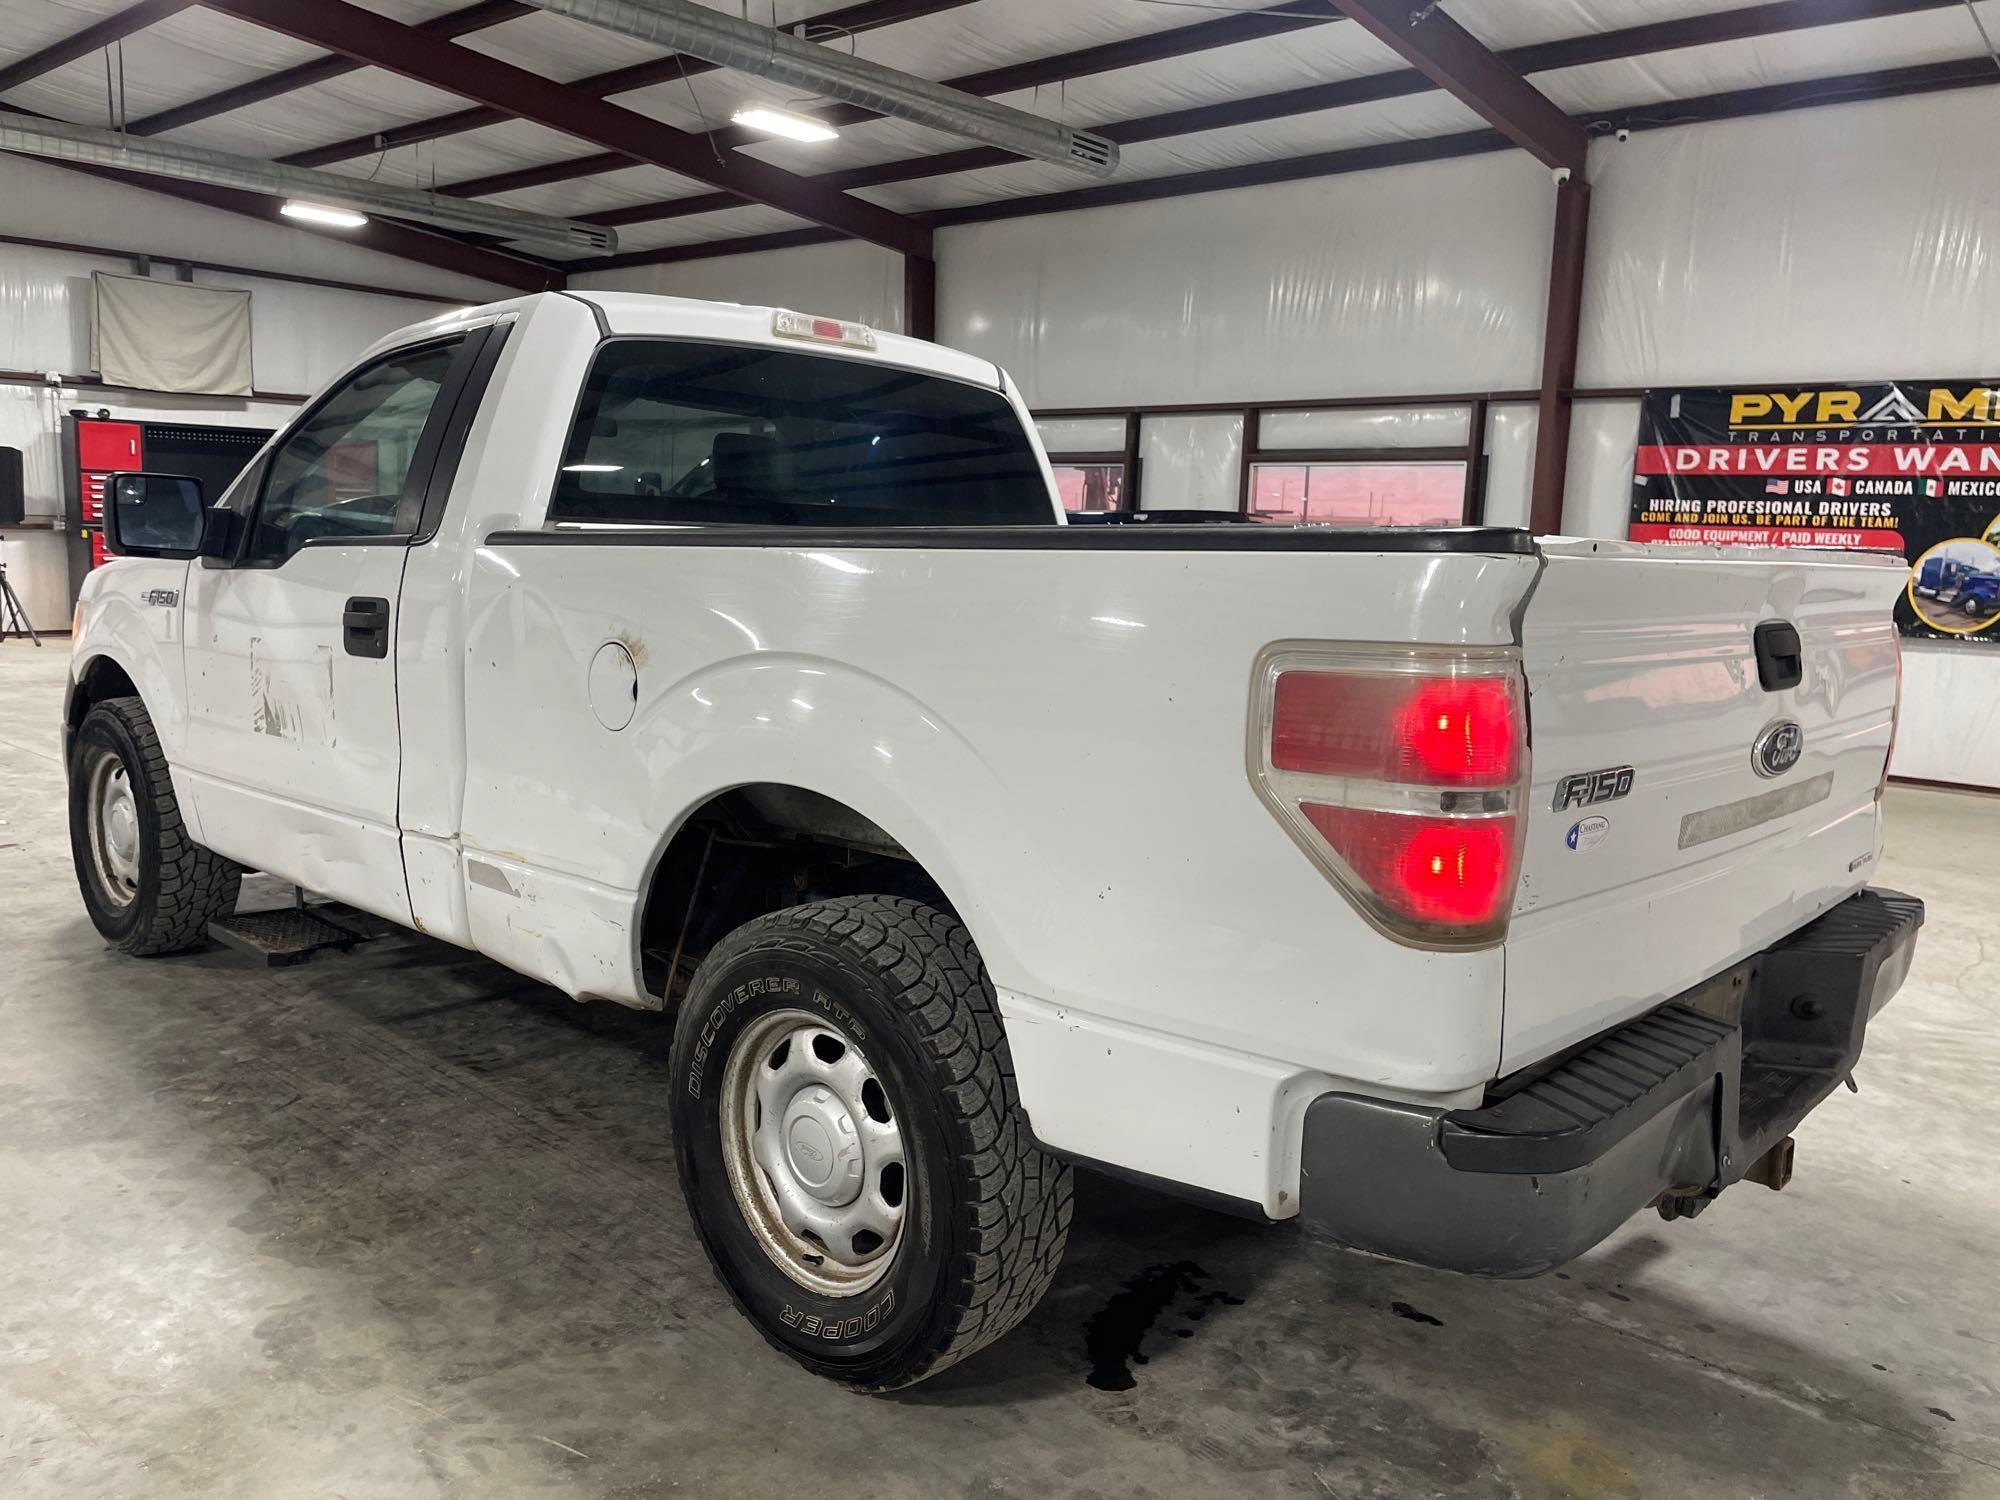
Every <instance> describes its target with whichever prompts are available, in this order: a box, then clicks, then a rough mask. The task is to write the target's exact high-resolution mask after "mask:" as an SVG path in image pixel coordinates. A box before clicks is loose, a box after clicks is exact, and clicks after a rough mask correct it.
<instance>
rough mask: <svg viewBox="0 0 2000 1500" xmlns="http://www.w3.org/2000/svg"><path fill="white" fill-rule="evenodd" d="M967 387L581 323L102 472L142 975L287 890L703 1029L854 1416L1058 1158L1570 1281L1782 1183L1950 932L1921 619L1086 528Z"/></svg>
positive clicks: (472, 313)
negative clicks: (181, 471) (1891, 771)
mask: <svg viewBox="0 0 2000 1500" xmlns="http://www.w3.org/2000/svg"><path fill="white" fill-rule="evenodd" d="M1034 433H1035V429H1034V426H1033V423H1032V422H1031V420H1030V417H1029V413H1028V411H1027V409H1026V407H1025V406H1024V405H1023V402H1022V399H1021V397H1020V395H1019V394H1018V393H1017V391H1016V390H1015V388H1014V385H1013V384H1012V382H1011V381H1010V380H1009V379H1008V378H1007V376H1006V375H1005V373H1003V372H1002V371H1000V370H999V369H996V368H995V367H994V366H993V365H992V364H990V363H988V362H987V361H985V360H982V359H977V358H974V357H972V356H970V355H968V354H964V353H960V352H956V351H954V350H951V349H947V348H941V347H938V346H935V345H932V344H928V343H923V342H919V341H916V340H913V339H908V338H901V337H897V336H894V335H889V334H882V333H877V332H875V331H873V330H871V329H868V328H866V327H863V326H860V325H857V324H853V323H848V322H843V321H839V320H835V319H828V318H821V317H812V316H807V315H802V314H799V313H795V312H790V311H785V310H773V309H768V308H753V307H736V306H723V305H717V304H710V303H702V302H692V301H682V300H677V299H670V298H661V297H643V296H635V295H620V294H596V293H585V294H570V293H547V294H543V295H540V296H535V297H528V298H524V299H521V300H518V301H513V302H507V303H501V304H497V305H494V306H489V307H484V308H478V309H473V310H469V311H465V312H460V313H455V314H452V315H449V316H446V317H442V318H438V319H435V320H433V321H431V322H428V323H424V324H421V325H419V326H417V327H414V328H411V329H408V330H405V331H404V332H401V333H398V334H395V335H393V336H391V337H390V338H388V339H386V340H384V341H382V342H381V343H380V344H378V345H377V346H376V347H375V348H374V349H372V350H371V351H369V353H368V354H367V355H366V356H365V357H364V358H363V359H361V361H360V362H359V363H358V364H356V365H355V366H354V367H353V368H352V369H351V370H350V371H349V372H348V373H346V374H344V375H342V376H341V377H340V378H339V379H338V380H336V381H335V382H334V383H333V384H332V386H331V387H330V388H329V389H328V390H327V391H326V392H325V393H324V394H323V395H321V396H319V397H317V398H316V399H314V400H313V401H311V402H310V403H309V404H307V405H306V406H305V407H304V408H303V409H302V410H301V412H300V413H299V415H298V416H297V418H296V419H295V420H294V421H293V422H292V423H291V424H290V425H289V426H288V427H287V428H286V429H285V430H284V431H282V432H280V433H279V434H277V435H276V436H275V437H274V438H272V439H271V441H270V443H269V444H268V445H267V446H266V448H265V449H264V450H263V452H262V453H261V454H260V455H259V456H258V457H257V458H256V459H255V460H254V461H253V462H252V463H251V464H250V465H249V467H248V468H247V469H246V470H245V471H244V472H243V474H242V475H241V476H240V477H239V478H238V479H237V480H236V481H235V482H234V483H233V484H232V485H231V486H230V488H229V489H228V491H227V492H226V493H224V494H222V495H220V496H219V497H214V498H212V499H211V498H210V497H206V496H204V495H202V494H201V492H200V489H199V487H198V486H197V485H196V484H195V483H194V481H192V480H188V479H184V478H178V477H176V476H172V475H149V474H130V475H121V476H118V477H116V478H115V479H114V481H113V482H112V485H111V503H110V505H109V506H108V508H107V513H106V523H105V524H106V530H107V532H108V541H109V544H110V546H111V548H112V550H113V551H115V552H116V553H118V554H120V556H119V558H118V560H115V561H113V562H112V563H111V564H110V565H108V566H106V567H104V568H101V569H99V570H98V571H96V572H94V573H92V574H91V575H90V577H89V579H88V581H87V583H86V585H85V588H84V590H83V595H82V599H81V603H80V605H79V622H78V629H77V632H76V638H75V648H74V650H75V654H74V668H73V687H72V690H71V693H70V696H69V702H68V710H67V714H68V718H67V740H66V743H67V755H68V766H69V774H70V798H71V827H72V834H73V843H74V852H75V860H76V867H77V873H78V877H79V881H80V884H81V887H82V893H83V899H84V902H85V904H86V905H87V907H88V908H89V912H90V916H91V918H92V920H93V921H94V922H95V924H96V926H97V928H98V930H99V931H100V932H101V933H102V934H103V936H104V937H105V939H106V940H107V941H108V942H109V943H111V944H112V945H114V946H115V947H117V948H120V949H123V950H124V951H126V952H128V953H132V954H139V955H144V954H157V953H167V952H172V951H175V950H179V949H185V948H187V947H190V946H192V945H195V944H199V943H201V942H202V941H203V940H204V935H205V933H206V932H207V930H208V927H209V924H210V923H211V922H212V921H214V920H216V919H218V918H224V917H226V916H227V914H228V913H230V912H231V910H232V908H233V905H234V903H235V901H236V899H237V893H238V882H239V877H240V874H241V872H242V871H243V870H244V869H246V868H248V869H255V870H258V871H262V872H266V873H267V874H269V875H272V876H276V877H279V878H281V879H282V880H284V881H286V882H291V883H294V884H296V885H298V886H299V887H301V888H302V889H304V890H308V891H311V892H315V893H318V895H319V896H321V897H323V898H325V899H326V900H327V901H329V902H337V903H344V904H345V905H346V906H348V907H351V908H356V909H359V910H360V911H362V912H366V913H373V914H375V915H376V916H378V917H381V918H387V919H389V920H390V921H391V922H394V923H400V924H404V925H406V926H408V927H412V928H416V929H419V930H421V931H423V932H426V933H429V934H431V935H432V936H434V937H436V938H440V939H443V940H445V941H447V942H450V943H454V944H458V945H461V946H463V947H466V948H470V949H475V950H477V951H478V952H480V953H483V954H486V955H488V956H490V957H491V958H493V959H496V960H498V961H499V962H501V963H503V964H506V965H508V966H510V967H512V968H514V969H517V970H519V971H521V972H522V973H524V974H528V975H532V976H534V977H535V978H537V979H540V980H544V981H546V982H547V983H549V984H551V985H554V986H556V987H558V988H560V989H561V990H564V991H566V992H567V993H569V994H570V995H573V996H575V997H577V998H578V999H591V1000H609V1001H615V1002H617V1003H619V1004H623V1005H628V1006H635V1007H640V1008H643V1009H652V1010H659V1011H662V1012H666V1013H669V1014H670V1015H671V1016H672V1017H673V1021H672V1024H673V1026H674V1044H673V1049H672V1055H671V1064H670V1071H669V1073H668V1075H667V1078H666V1080H665V1088H666V1092H667V1098H666V1100H665V1103H666V1104H667V1106H668V1107H669V1109H670V1111H671V1121H672V1125H673V1132H674V1139H675V1146H676V1149H677V1153H678V1162H679V1171H680V1177H681V1182H682V1186H683V1189H684V1191H685V1193H686V1197H687V1201H688V1203H689V1205H690V1210H691V1216H692V1218H693V1221H694V1223H695V1225H696V1227H697V1229H698V1232H699V1234H700V1236H701V1238H702V1240H703V1242H704V1244H705V1246H706V1249H707V1251H708V1253H709V1255H710V1258H711V1260H712V1262H713V1264H714V1266H715V1269H716V1271H717V1273H718V1276H719V1278H720V1279H721V1281H722V1282H723V1284H724V1285H725V1286H726V1287H727V1289H728V1291H729V1293H730V1294H731V1296H732V1297H734V1299H735V1300H736V1302H737V1304H738V1305H739V1306H740V1307H741V1308H742V1310H743V1311H744V1313H746V1314H747V1315H748V1317H749V1318H750V1319H751V1320H752V1321H754V1323H755V1324H756V1325H757V1327H758V1328H759V1329H760V1330H762V1332H763V1333H764V1334H765V1336H766V1337H767V1338H768V1339H769V1340H770V1341H771V1342H772V1343H774V1344H775V1345H777V1346H778V1347H779V1348H781V1349H783V1350H785V1351H786V1352H787V1353H789V1354H791V1355H792V1356H793V1357H795V1358H796V1359H798V1360H799V1361H801V1362H802V1363H803V1364H805V1365H806V1366H807V1367H809V1368H810V1369H813V1370H815V1371H818V1372H820V1373H822V1374H825V1375H829V1376H831V1377H833V1378H836V1379H838V1380H841V1381H844V1382H846V1383H848V1384H849V1385H852V1386H855V1387H857V1388H864V1389H886V1388H890V1387H895V1386H899V1385H905V1384H908V1383H910V1382H912V1381H915V1380H919V1379H922V1378H924V1377H925V1376H927V1375H929V1374H932V1373H934V1372H936V1371H938V1370H940V1369H942V1368H944V1367H945V1366H946V1365H948V1364H950V1363H952V1362H953V1361H955V1360H958V1359H960V1358H962V1357H964V1356H965V1355H966V1354H968V1353H970V1352H972V1351H974V1350H976V1349H978V1348H980V1347H981V1346H982V1345H984V1344H986V1343H988V1342H989V1341H991V1340H992V1339H994V1338H996V1337H998V1336H999V1335H1000V1334H1002V1333H1004V1332H1005V1331H1006V1330H1007V1329H1008V1328H1010V1327H1011V1326H1013V1325H1014V1324H1015V1323H1017V1322H1018V1321H1019V1320H1020V1319H1021V1318H1022V1317H1023V1316H1024V1315H1025V1314H1026V1313H1027V1312H1028V1310H1029V1309H1030V1308H1031V1307H1033V1306H1034V1304H1035V1302H1036V1300H1037V1299H1038V1298H1039V1297H1040V1296H1041V1295H1042V1293H1043V1292H1044V1290H1045V1289H1046V1288H1047V1287H1048V1285H1049V1283H1050V1280H1051V1278H1052V1277H1053V1276H1054V1274H1055V1272H1056V1267H1057V1262H1058V1260H1059V1258H1060V1256H1061V1253H1062V1249H1063V1244H1064V1239H1065V1235H1066V1233H1067V1230H1068V1226H1069V1221H1070V1208H1071V1193H1072V1181H1071V1178H1072V1173H1071V1167H1072V1164H1075V1163H1088V1164H1092V1165H1095V1166H1097V1167H1099V1168H1102V1169H1106V1170H1109V1171H1112V1172H1115V1173H1119V1174H1124V1175H1127V1176H1130V1177H1134V1178H1138V1179H1141V1180H1144V1181H1147V1182H1150V1183H1153V1184H1156V1185H1159V1186H1162V1187H1164V1188H1167V1189H1169V1190H1171V1191H1176V1192H1179V1193H1181V1194H1184V1195H1187V1196H1190V1197H1192V1198H1195V1199H1197V1200H1199V1201H1202V1202H1205V1203H1208V1204H1210V1205H1214V1206H1217V1207H1223V1208H1228V1209H1233V1210H1235V1211H1237V1212H1240V1213H1244V1214H1248V1215H1251V1216H1254V1217H1256V1218H1259V1219H1266V1220H1282V1219H1288V1218H1294V1217H1297V1218H1300V1219H1302V1220H1303V1221H1304V1222H1305V1223H1306V1225H1307V1226H1308V1227H1309V1228H1311V1229H1312V1230H1314V1231H1316V1232H1318V1233H1319V1234H1320V1235H1322V1236H1325V1237H1329V1238H1332V1239H1334V1240H1337V1241H1340V1242H1343V1243H1345V1244H1347V1245H1351V1246H1354V1247H1358V1248H1360V1249H1363V1250H1367V1251H1372V1252H1376V1253H1380V1254H1386V1255H1390V1256H1395V1257H1401V1258H1404V1259H1407V1260H1410V1261H1415V1262H1420V1263H1424V1264H1428V1265H1433V1266H1443V1267H1449V1268H1454V1269H1457V1270H1461V1271H1466V1272H1475V1273H1481V1274H1486V1275H1500V1276H1511V1275H1527V1274H1532V1273H1535V1272H1538V1271H1542V1270H1545V1269H1547V1268H1549V1267H1552V1266H1555V1265H1559V1264H1561V1263H1562V1262H1563V1261H1565V1260H1566V1259H1569V1258H1571V1257H1573V1256H1576V1255H1578V1254H1580V1253H1581V1252H1583V1251H1584V1250H1586V1249H1588V1248H1589V1247H1590V1246H1592V1245H1593V1244H1595V1243H1596V1242H1597V1241H1599V1240H1600V1239H1602V1238H1603V1237H1604V1236H1605V1235H1607V1234H1608V1233H1610V1232H1611V1230H1612V1229H1613V1228H1615V1227H1616V1226H1617V1225H1618V1224H1619V1223H1620V1222H1622V1221H1623V1220H1625V1219H1626V1218H1627V1217H1629V1216H1630V1215H1632V1214H1633V1213H1635V1212H1637V1211H1639V1210H1641V1209H1643V1208H1645V1207H1647V1206H1649V1205H1651V1206H1655V1207H1657V1208H1658V1209H1659V1210H1660V1212H1661V1213H1663V1214H1664V1215H1666V1216H1668V1217H1688V1216H1691V1215H1693V1214H1694V1213H1697V1212H1699V1211H1700V1210H1701V1209H1703V1208H1705V1207H1706V1206H1707V1204H1708V1203H1709V1202H1710V1201H1711V1200H1712V1199H1713V1198H1714V1197H1715V1196H1716V1194H1717V1193H1719V1192H1720V1191H1721V1190H1722V1189H1724V1188H1725V1187H1728V1186H1730V1185H1732V1184H1734V1183H1736V1182H1739V1181H1742V1180H1744V1179H1750V1180H1753V1181H1757V1182H1761V1183H1764V1184H1765V1185H1767V1186H1772V1187H1777V1186H1782V1185H1783V1182H1784V1179H1785V1178H1786V1177H1787V1176H1788V1175H1789V1172H1790V1163H1791V1146H1790V1139H1789V1132H1790V1130H1791V1129H1792V1127H1793V1126H1794V1125H1795V1124H1796V1123H1797V1122H1798V1121H1799V1120H1800V1119H1801V1118H1802V1117H1803V1116H1804V1115H1805V1114H1806V1113H1807V1111H1809V1110H1811V1109H1812V1108H1814V1107H1815V1106H1816V1105H1818V1104H1819V1103H1820V1102H1821V1100H1822V1099H1824V1098H1825V1097H1826V1096H1827V1094H1828V1093H1829V1092H1831V1091H1832V1090H1833V1089H1834V1088H1835V1086H1836V1085H1837V1084H1838V1083H1839V1082H1840V1081H1841V1080H1843V1079H1845V1078H1847V1077H1848V1075H1849V1073H1850V1070H1851V1069H1852V1067H1853V1066H1854V1063H1855V1060H1856V1058H1857V1056H1858V1055H1859V1052H1860V1049H1861V1045H1862V1038H1863V1032H1864V1030H1865V1028H1866V1026H1867V1025H1868V1022H1869V1020H1870V1018H1871V1017H1872V1016H1873V1014H1874V1013H1875V1011H1876V1010H1877V1009H1878V1008H1879V1007H1880V1006H1881V1005H1882V1004H1883V1003H1884V1002H1885V1001H1886V1000H1887V999H1888V998H1889V997H1890V995H1891V994H1893V993H1894V991H1895V990H1896V988H1897V986H1898V985H1899V984H1900V983H1901V981H1902V978H1903V976H1904V974H1905V972H1906V971H1907V969H1908V966H1909V963H1910V956H1911V952H1912V950H1913V946H1914V942H1915V937H1916V931H1917V928H1918V927H1919V925H1920V924H1921V922H1922V919H1923V908H1922V906H1921V905H1920V904H1919V903H1918V902H1916V901H1914V900H1912V899H1910V898H1909V897H1907V896H1903V895H1899V894H1896V893H1894V892H1890V891H1883V890H1874V889H1870V888H1869V887H1868V879H1869V875H1870V873H1871V870H1872V867H1873V865H1874V862H1875V860H1876V858H1877V855H1878V852H1879V850H1880V847H1881V794H1882V787H1883V782H1884V778H1885V770H1886V765H1887V757H1888V753H1889V748H1890V743H1891V740H1892V737H1893V735H1894V730H1895V722H1896V709H1897V692H1898V682H1899V661H1900V658H1899V656H1898V650H1897V640H1896V634H1895V628H1894V626H1893V624H1892V623H1891V618H1890V611H1891V607H1892V605H1893V603H1894V600H1895V597H1896V594H1897V592H1898V590H1899V589H1900V588H1901V586H1902V583H1903V579H1904V573H1903V571H1902V569H1901V568H1900V567H1899V566H1897V565H1896V564H1895V563H1894V561H1893V560H1890V561H1888V562H1886V563H1885V562H1884V561H1883V560H1882V559H1879V558H1877V557H1875V556H1874V555H1872V554H1869V555H1860V554H1855V555H1841V554H1825V553H1818V554H1816V553H1809V552H1784V553H1777V552H1750V551H1740V550H1739V551H1719V550H1712V549H1710V550H1703V549H1691V548H1662V547H1652V546H1635V545H1630V544H1626V543H1620V542H1593V541H1579V540H1573V539H1560V538H1544V539H1540V540H1537V539H1535V538H1532V537H1530V536H1529V535H1527V534H1525V533H1523V532H1519V531H1512V530H1503V529H1494V528H1463V529H1448V530H1391V529H1380V530H1364V529H1337V528H1327V527H1283V526H1197V525H1176V524H1172V523H1167V524H1146V525H1129V524H1127V525H1116V524H1113V525H1096V526H1088V527H1086V526H1070V525H1066V524H1065V523H1064V517H1063V514H1062V511H1061V509H1060V507H1059V505H1058V502H1057V499H1056V493H1055V487H1054V484H1053V481H1052V476H1051V473H1050V469H1049V464H1048V461H1047V458H1046V457H1045V455H1044V454H1043V452H1042V449H1041V447H1040V445H1039V443H1038V441H1037V439H1036V437H1035V435H1034Z"/></svg>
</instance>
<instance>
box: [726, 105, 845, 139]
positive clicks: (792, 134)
mask: <svg viewBox="0 0 2000 1500" xmlns="http://www.w3.org/2000/svg"><path fill="white" fill-rule="evenodd" d="M729 118H730V119H732V120H734V121H735V122H736V123H737V124H738V125H741V126H743V127H745V128H746V129H749V130H761V131H763V132H764V133H765V134H766V135H781V136H783V137H784V138H785V139H786V140H788V141H830V140H833V139H835V138H836V137H838V136H839V134H840V132H839V131H837V130H835V129H834V128H833V127H832V126H830V125H822V124H820V122H819V121H817V120H808V119H807V118H806V117H805V116H804V115H788V114H786V113H785V112H784V111H783V110H782V109H764V108H762V107H761V106H757V107H750V108H745V109H739V110H737V111H736V113H735V114H733V115H731V116H730V117H729Z"/></svg>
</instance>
